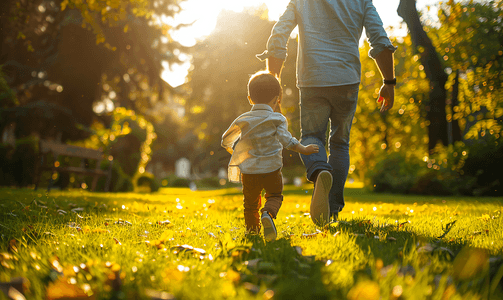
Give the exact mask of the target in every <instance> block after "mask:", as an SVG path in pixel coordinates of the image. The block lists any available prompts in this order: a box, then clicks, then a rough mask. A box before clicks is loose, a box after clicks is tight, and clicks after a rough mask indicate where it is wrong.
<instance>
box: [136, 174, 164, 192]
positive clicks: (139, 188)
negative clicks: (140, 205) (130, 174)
mask: <svg viewBox="0 0 503 300" xmlns="http://www.w3.org/2000/svg"><path fill="white" fill-rule="evenodd" d="M133 185H134V190H135V192H147V193H150V192H157V191H158V190H159V184H158V183H157V181H156V180H155V176H154V174H152V173H148V172H144V173H142V174H139V175H137V176H136V178H134V179H133Z"/></svg>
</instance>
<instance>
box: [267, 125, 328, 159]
mask: <svg viewBox="0 0 503 300" xmlns="http://www.w3.org/2000/svg"><path fill="white" fill-rule="evenodd" d="M277 133H278V135H277V136H278V140H279V142H280V143H281V144H282V145H283V147H285V148H286V149H289V150H293V151H295V152H299V153H301V154H304V155H310V154H313V153H318V151H319V147H318V145H314V144H312V145H307V146H304V145H302V144H301V143H299V141H298V140H297V139H296V138H294V137H293V136H292V134H291V133H290V132H289V131H288V121H287V120H286V118H284V121H283V122H281V124H280V125H279V126H278V130H277Z"/></svg>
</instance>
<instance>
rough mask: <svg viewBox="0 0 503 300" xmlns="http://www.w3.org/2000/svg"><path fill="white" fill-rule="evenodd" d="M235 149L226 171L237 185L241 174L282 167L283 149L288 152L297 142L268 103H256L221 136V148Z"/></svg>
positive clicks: (278, 114)
mask: <svg viewBox="0 0 503 300" xmlns="http://www.w3.org/2000/svg"><path fill="white" fill-rule="evenodd" d="M238 139H239V142H238V143H237V145H236V146H235V147H234V152H233V154H232V157H231V160H230V162H229V168H228V178H229V181H231V182H240V181H241V173H243V174H265V173H270V172H273V171H276V170H278V169H280V168H281V167H282V166H283V156H282V153H281V152H282V150H283V147H285V148H286V149H290V148H292V147H294V146H295V145H296V144H298V143H299V141H298V140H297V139H296V138H295V137H293V136H292V134H291V133H290V132H289V131H288V123H287V120H286V118H285V116H283V115H282V114H280V113H277V112H274V111H273V110H272V108H271V107H270V106H269V105H267V104H255V105H253V106H252V109H251V110H250V111H249V112H246V113H244V114H242V115H240V116H239V117H237V118H236V120H234V122H232V124H231V126H229V128H228V129H227V130H226V131H225V133H224V134H223V135H222V147H224V148H226V149H227V148H232V147H233V146H234V143H235V142H236V141H237V140H238Z"/></svg>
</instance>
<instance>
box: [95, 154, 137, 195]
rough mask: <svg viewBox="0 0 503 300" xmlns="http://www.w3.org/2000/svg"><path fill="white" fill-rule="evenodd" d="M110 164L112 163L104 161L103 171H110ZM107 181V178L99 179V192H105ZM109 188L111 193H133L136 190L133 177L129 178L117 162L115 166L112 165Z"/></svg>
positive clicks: (97, 186)
mask: <svg viewBox="0 0 503 300" xmlns="http://www.w3.org/2000/svg"><path fill="white" fill-rule="evenodd" d="M109 163H110V162H108V161H105V160H103V161H102V162H101V166H100V167H101V169H102V170H108V165H109ZM106 180H107V178H106V176H101V177H100V179H98V183H97V185H96V190H97V191H104V190H105V184H106ZM109 188H110V189H109V191H110V192H131V191H133V190H134V186H133V182H132V180H131V177H129V176H128V175H127V174H126V173H124V171H123V170H122V168H121V166H120V165H119V164H116V163H115V161H114V164H113V165H112V177H111V179H110V187H109Z"/></svg>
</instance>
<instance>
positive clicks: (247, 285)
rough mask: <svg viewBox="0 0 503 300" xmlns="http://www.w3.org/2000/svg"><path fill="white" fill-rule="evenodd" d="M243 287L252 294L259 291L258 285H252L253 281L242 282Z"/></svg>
mask: <svg viewBox="0 0 503 300" xmlns="http://www.w3.org/2000/svg"><path fill="white" fill-rule="evenodd" d="M243 287H244V288H245V289H246V290H247V291H249V292H251V293H252V294H254V295H256V294H258V292H260V287H259V286H258V285H254V284H253V283H249V282H245V283H243Z"/></svg>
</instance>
